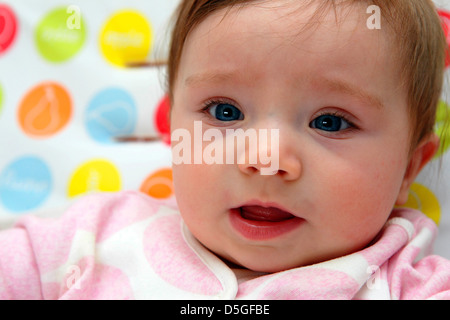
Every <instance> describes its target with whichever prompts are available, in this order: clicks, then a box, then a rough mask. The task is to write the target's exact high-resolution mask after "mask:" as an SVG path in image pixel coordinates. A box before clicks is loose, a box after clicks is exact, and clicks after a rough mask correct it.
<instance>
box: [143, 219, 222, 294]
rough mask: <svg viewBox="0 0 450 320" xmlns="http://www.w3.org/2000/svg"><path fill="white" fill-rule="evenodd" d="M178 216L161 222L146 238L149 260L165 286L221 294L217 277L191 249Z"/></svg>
mask: <svg viewBox="0 0 450 320" xmlns="http://www.w3.org/2000/svg"><path fill="white" fill-rule="evenodd" d="M180 228H181V226H180V217H179V216H177V215H171V216H165V217H161V218H158V219H157V220H156V221H154V222H153V223H152V224H151V225H150V226H149V227H148V228H147V229H146V230H145V234H144V250H145V255H146V258H147V260H148V262H149V264H150V265H151V266H152V268H153V270H154V271H155V272H156V273H157V274H158V275H159V276H160V277H161V278H162V279H164V280H165V281H166V282H168V283H170V284H171V285H173V286H175V287H177V288H179V289H182V290H184V291H188V292H192V293H196V294H205V295H214V294H217V293H219V292H220V291H221V290H222V286H221V284H220V282H219V280H217V278H216V277H215V275H214V274H213V273H212V272H211V271H210V270H209V269H208V268H207V267H206V266H205V265H204V264H203V262H201V260H200V259H199V258H198V257H197V255H196V254H195V253H194V252H193V251H192V250H191V249H190V248H189V247H188V245H187V244H186V242H185V241H184V239H183V237H182V235H181V230H180Z"/></svg>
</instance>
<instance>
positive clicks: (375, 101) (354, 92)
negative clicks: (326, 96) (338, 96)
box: [318, 78, 384, 109]
mask: <svg viewBox="0 0 450 320" xmlns="http://www.w3.org/2000/svg"><path fill="white" fill-rule="evenodd" d="M318 81H319V82H318V83H321V84H322V85H325V86H326V87H328V88H330V89H331V90H333V91H339V92H343V93H344V94H348V95H350V96H354V97H356V98H357V99H359V100H361V101H363V102H365V103H368V104H370V105H373V106H374V107H376V108H377V109H383V108H384V104H383V103H382V102H381V99H379V98H378V97H376V96H374V95H372V94H370V93H368V92H367V91H365V90H363V89H362V88H361V87H359V86H357V85H354V84H351V83H349V82H346V81H343V80H338V79H329V78H321V79H320V80H318Z"/></svg>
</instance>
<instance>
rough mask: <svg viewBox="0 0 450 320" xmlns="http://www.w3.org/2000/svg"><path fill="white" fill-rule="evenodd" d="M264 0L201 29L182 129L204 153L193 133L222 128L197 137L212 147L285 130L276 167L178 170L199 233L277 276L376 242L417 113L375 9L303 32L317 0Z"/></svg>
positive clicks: (176, 122)
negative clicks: (372, 23)
mask: <svg viewBox="0 0 450 320" xmlns="http://www.w3.org/2000/svg"><path fill="white" fill-rule="evenodd" d="M264 3H270V5H267V7H265V5H264ZM264 3H263V4H262V5H259V6H249V7H244V8H242V9H240V10H237V9H232V10H231V12H229V13H228V14H227V15H226V16H225V18H224V15H223V14H224V12H225V11H219V12H216V13H214V14H212V15H211V16H209V17H208V18H207V19H206V20H205V21H203V22H202V23H201V24H200V25H199V26H198V27H196V28H195V29H194V30H193V31H192V32H191V34H190V35H189V37H188V38H187V41H186V44H185V47H184V51H183V55H182V58H181V62H180V68H179V72H178V76H177V80H176V83H175V87H174V105H173V109H172V115H171V129H172V132H175V131H176V130H179V129H181V128H183V129H187V130H188V131H184V132H190V133H191V135H192V136H191V137H192V159H193V158H194V153H195V150H194V144H195V142H194V139H195V138H194V136H196V137H198V136H199V133H204V132H206V131H207V130H208V129H217V130H216V132H220V133H221V134H222V135H221V136H219V135H217V136H216V139H215V140H214V138H213V139H212V140H213V142H210V141H203V143H202V144H199V146H201V147H202V149H201V150H203V151H204V150H205V149H206V148H210V149H209V150H211V148H212V146H214V144H213V143H219V144H218V145H220V143H222V144H224V145H225V141H229V139H228V138H227V135H226V134H227V133H226V130H227V129H233V130H236V129H239V128H240V129H243V130H244V131H250V130H253V131H255V132H257V133H262V132H263V131H260V129H268V132H269V133H270V132H272V130H275V131H276V132H278V134H279V136H278V143H276V144H269V145H268V147H267V148H262V149H265V151H264V152H266V151H270V152H272V153H274V152H275V153H276V154H277V155H278V156H279V157H278V158H279V163H278V166H277V169H278V171H276V172H275V173H274V174H272V175H267V174H265V175H263V174H261V169H263V168H264V167H267V166H269V165H268V164H266V165H264V164H262V163H261V161H258V162H254V161H253V162H251V161H250V160H249V159H250V157H249V156H248V153H247V156H244V159H245V160H246V162H245V163H238V161H235V162H234V163H232V164H217V163H214V164H205V163H204V162H205V161H204V159H203V164H189V163H186V161H184V162H182V163H181V164H178V165H174V166H173V175H174V182H175V192H176V195H177V202H178V205H179V208H180V211H181V214H182V216H183V218H184V220H185V222H186V224H187V226H188V227H189V229H190V230H191V232H192V233H193V234H194V236H195V237H196V238H197V239H198V240H199V241H200V242H202V243H203V244H204V245H205V246H206V247H208V248H209V249H210V250H212V251H214V252H215V253H217V254H218V255H220V256H222V257H223V258H225V259H227V260H229V261H231V262H233V263H236V264H238V265H241V266H243V267H246V268H249V269H253V270H257V271H267V272H274V271H279V270H283V269H287V268H292V267H296V266H301V265H306V264H311V263H316V262H320V261H323V260H326V259H331V258H335V257H338V256H341V255H344V254H348V253H351V252H354V251H356V250H359V249H361V248H362V247H364V246H366V245H367V244H368V243H369V242H370V241H371V240H372V239H373V238H374V237H375V236H376V234H377V233H378V232H379V231H380V229H381V228H382V226H383V224H384V223H385V221H386V219H387V218H388V216H389V214H390V212H391V209H392V207H393V206H394V204H395V202H396V200H397V197H398V195H399V190H400V188H401V185H402V181H403V175H404V173H405V170H406V168H407V165H408V150H409V134H408V132H409V123H408V119H409V117H408V113H407V105H406V93H405V90H404V88H403V87H402V86H401V79H400V74H399V70H398V67H397V65H398V63H396V59H395V58H394V57H395V55H394V54H392V51H393V49H392V46H391V43H390V42H389V41H388V39H387V37H386V34H387V33H388V32H387V31H384V30H383V29H382V30H369V29H368V28H367V26H366V20H367V18H369V16H370V15H368V14H366V7H363V6H361V7H355V8H353V9H352V10H351V12H350V13H349V14H348V16H347V17H346V18H345V19H343V20H342V21H340V23H339V25H336V21H335V15H334V13H332V12H330V13H329V14H328V15H327V16H326V17H325V18H324V21H323V23H321V24H320V25H317V26H316V25H314V26H312V27H311V28H307V29H305V30H303V31H301V30H300V28H301V27H303V26H304V23H306V22H307V21H308V17H309V16H310V15H311V13H312V12H313V10H314V9H315V8H314V7H313V6H310V7H309V8H307V9H302V10H295V9H296V7H295V6H296V5H295V3H297V2H289V1H282V0H277V1H270V2H264ZM272 7H277V8H276V9H273V8H272ZM383 27H384V26H382V28H383ZM386 28H387V26H386ZM196 121H201V122H202V125H201V130H202V131H199V130H200V129H199V128H200V127H199V126H198V124H199V122H197V123H196ZM195 123H196V124H197V129H195V130H197V132H194V131H195V130H194V127H195ZM275 131H273V132H275ZM178 132H180V131H178ZM229 132H230V131H229ZM269 136H270V134H269ZM274 137H276V136H274ZM273 139H274V140H275V138H273ZM274 140H273V141H274ZM269 141H270V139H269ZM179 143H181V141H180V142H176V141H174V142H172V145H173V148H174V150H177V154H176V155H175V156H177V157H179V156H180V152H179V150H180V144H179ZM177 146H178V149H175V148H176V147H177ZM248 149H249V148H247V150H246V151H247V152H252V151H251V150H248ZM268 149H269V150H268ZM198 150H200V149H198ZM198 150H197V151H198ZM224 159H225V155H224ZM258 159H260V158H258ZM273 159H274V158H273ZM197 160H198V159H197ZM192 162H193V161H192ZM224 162H225V161H224Z"/></svg>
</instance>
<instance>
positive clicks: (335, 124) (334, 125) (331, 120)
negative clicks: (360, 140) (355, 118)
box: [310, 114, 351, 132]
mask: <svg viewBox="0 0 450 320" xmlns="http://www.w3.org/2000/svg"><path fill="white" fill-rule="evenodd" d="M310 126H311V128H314V129H319V130H323V131H330V132H335V131H341V130H345V129H348V128H350V127H351V124H350V123H349V122H348V121H346V120H345V119H344V118H342V117H339V116H336V115H332V114H324V115H321V116H319V117H317V118H315V119H314V120H313V121H311V124H310Z"/></svg>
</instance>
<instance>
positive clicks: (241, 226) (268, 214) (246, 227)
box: [229, 206, 305, 241]
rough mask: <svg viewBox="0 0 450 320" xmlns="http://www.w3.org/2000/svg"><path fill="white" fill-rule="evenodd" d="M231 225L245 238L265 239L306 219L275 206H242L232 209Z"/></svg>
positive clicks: (278, 234) (286, 230)
mask: <svg viewBox="0 0 450 320" xmlns="http://www.w3.org/2000/svg"><path fill="white" fill-rule="evenodd" d="M229 216H230V223H231V226H232V227H233V228H234V229H235V230H236V231H237V232H238V233H239V234H240V235H242V236H243V237H244V238H246V239H249V240H254V241H264V240H270V239H274V238H277V237H280V236H282V235H284V234H286V233H289V232H290V231H292V230H294V229H296V228H297V227H299V226H300V225H301V224H302V222H304V221H305V220H304V219H302V218H299V217H296V216H293V215H291V214H290V213H287V212H284V211H281V210H279V209H275V208H263V207H257V206H252V207H240V208H234V209H231V210H230V215H229Z"/></svg>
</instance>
